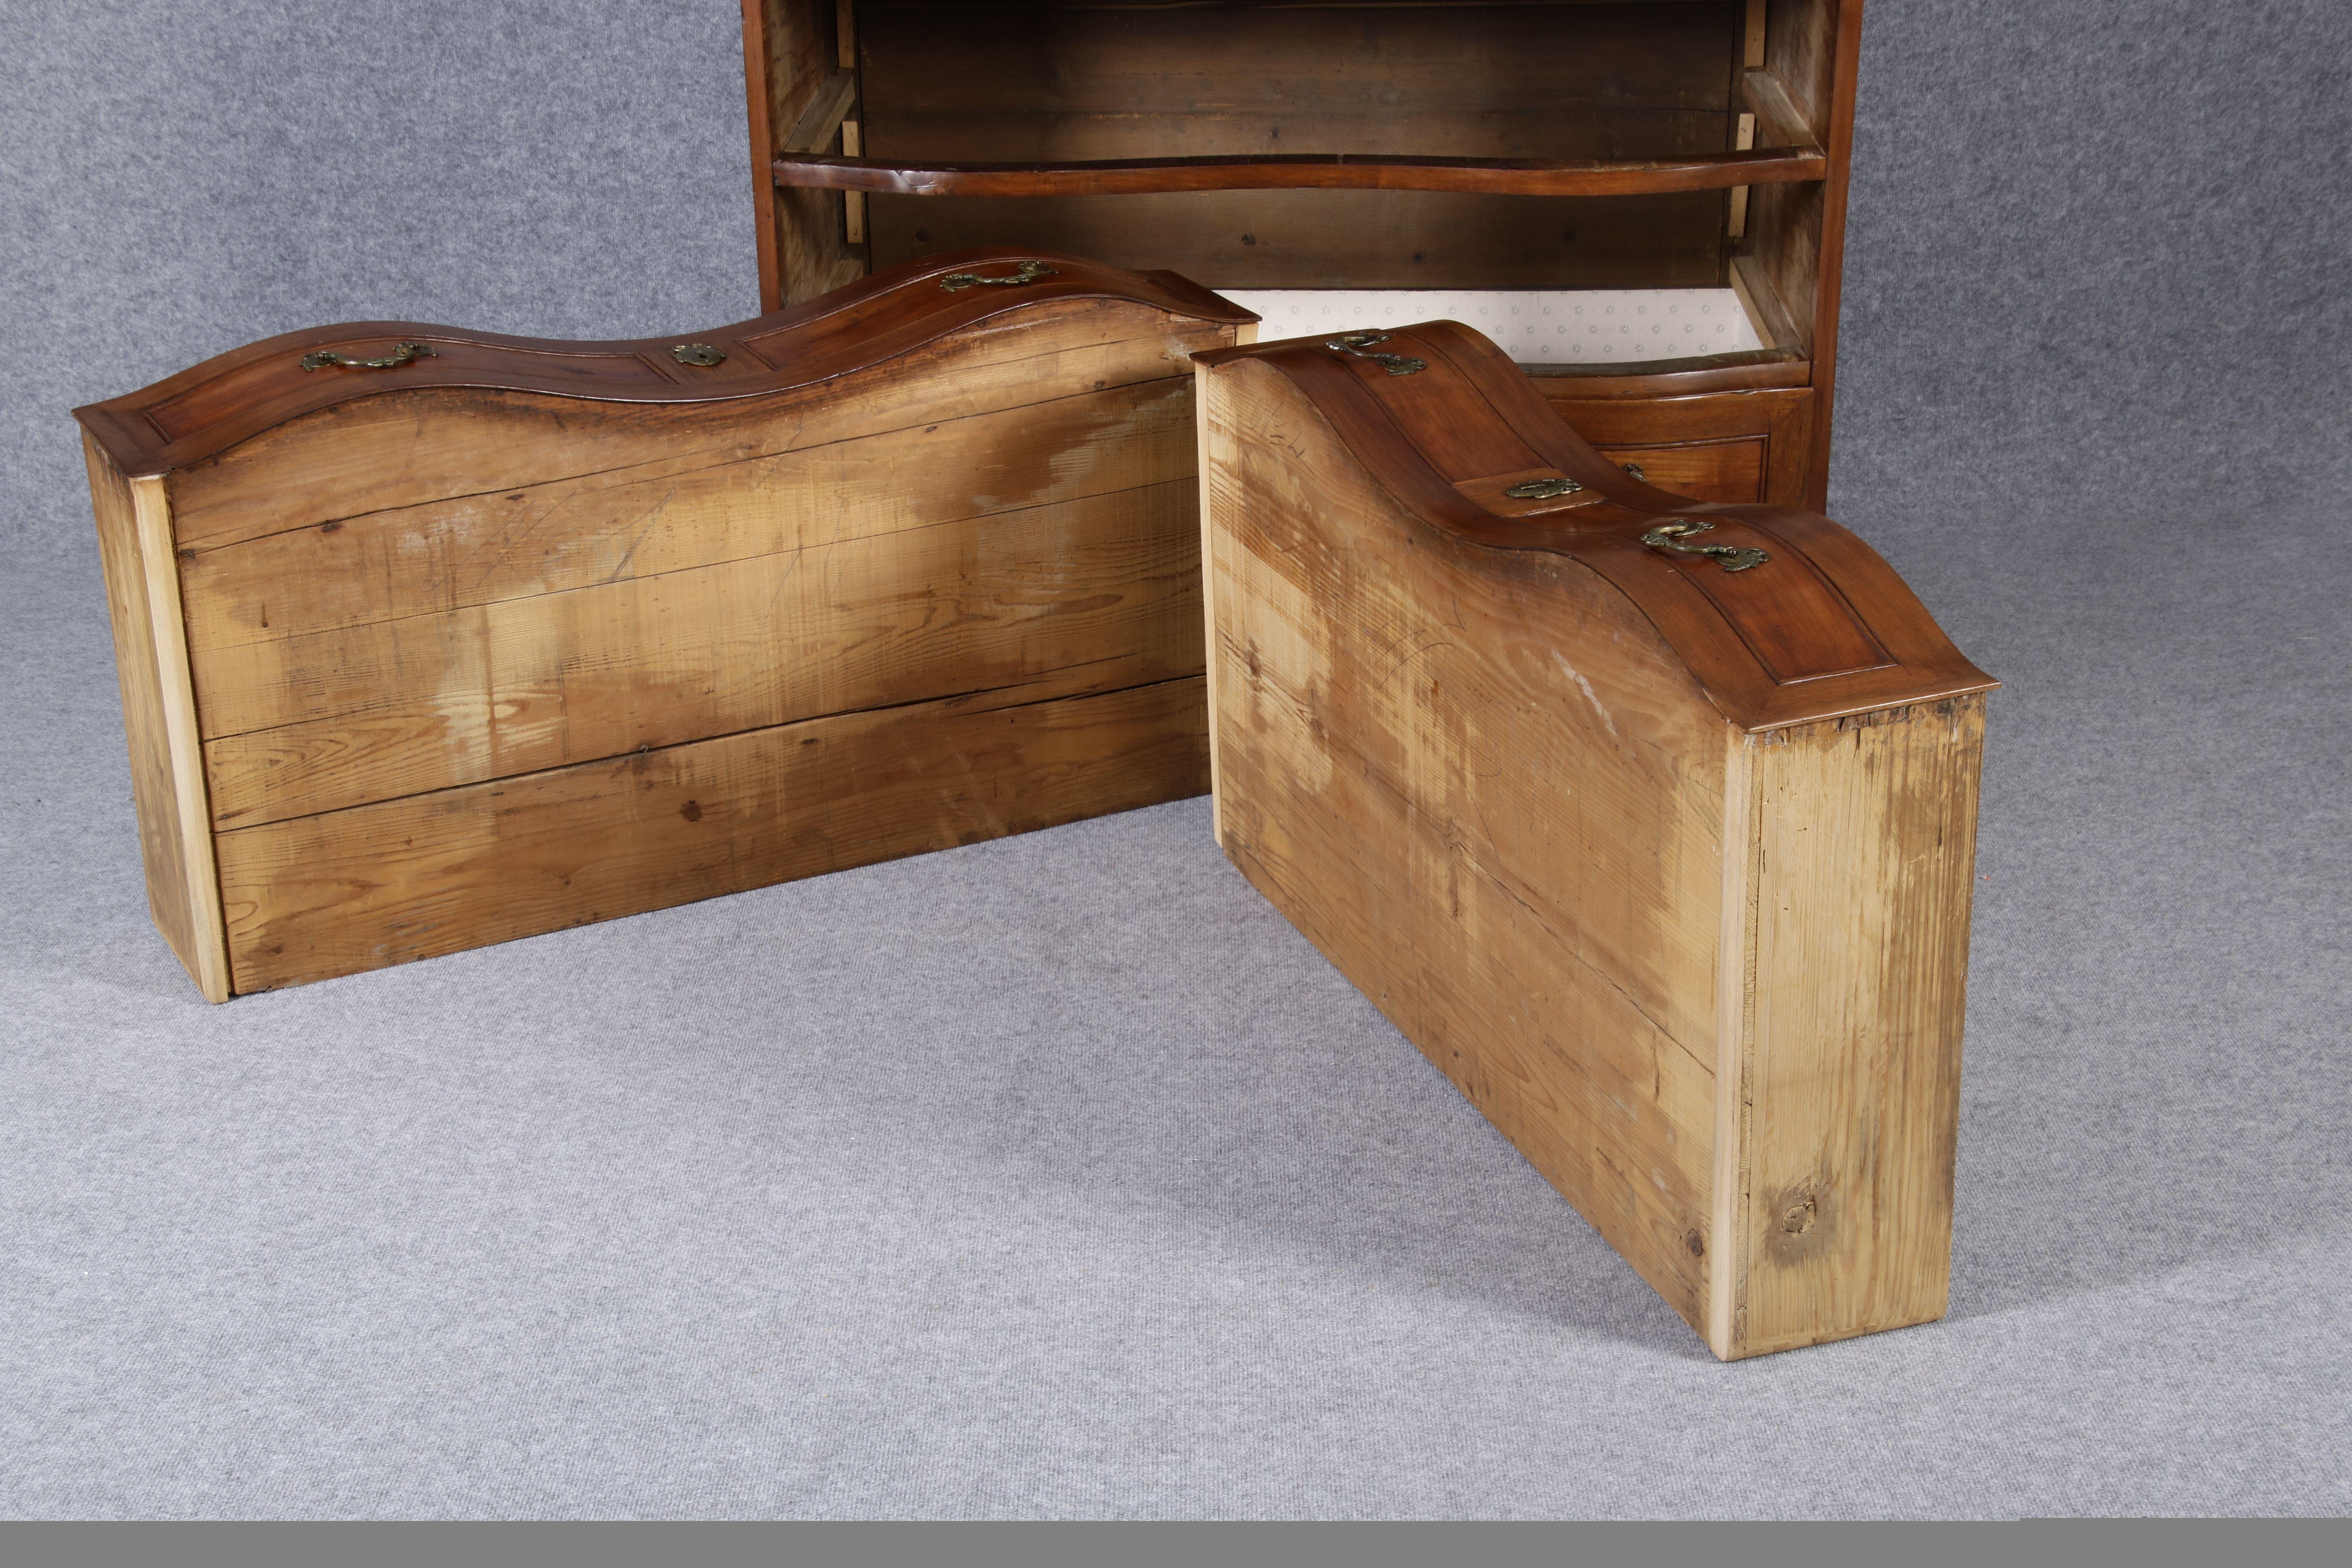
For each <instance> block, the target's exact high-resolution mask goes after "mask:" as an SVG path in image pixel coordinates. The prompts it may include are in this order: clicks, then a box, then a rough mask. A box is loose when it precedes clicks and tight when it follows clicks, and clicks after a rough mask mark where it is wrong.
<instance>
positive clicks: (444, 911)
mask: <svg viewBox="0 0 2352 1568" xmlns="http://www.w3.org/2000/svg"><path fill="white" fill-rule="evenodd" d="M1057 679H1058V680H1059V682H1060V685H1061V687H1062V688H1064V689H1066V688H1067V687H1069V686H1070V685H1072V684H1075V682H1074V681H1073V680H1072V679H1071V678H1070V677H1068V676H1066V675H1065V676H1063V677H1059V678H1057ZM1201 691H1202V688H1201V680H1200V678H1199V677H1198V676H1193V677H1190V678H1186V679H1178V680H1170V681H1162V682H1160V683H1159V684H1156V685H1148V686H1134V687H1129V688H1126V689H1119V690H1111V691H1105V692H1101V693H1098V694H1094V695H1078V696H1062V695H1056V685H1055V681H1040V682H1035V683H1032V684H1031V685H1029V686H1027V687H1024V688H1020V689H1013V690H1007V691H1000V692H991V693H980V694H974V695H972V696H967V697H960V698H952V699H948V700H941V701H937V702H928V703H918V704H914V705H910V706H908V707H904V708H892V709H885V710H879V711H874V712H863V713H849V714H840V715H835V716H833V717H828V718H824V719H815V720H810V721H805V722H803V723H798V724H789V725H783V726H780V727H777V728H774V729H768V730H758V731H751V732H750V733H747V734H740V735H729V736H722V737H716V738H713V739H709V740H704V741H699V742H694V743H692V744H690V745H686V746H678V747H673V748H669V749H667V750H661V751H655V752H642V753H633V754H631V755H628V756H625V757H619V758H614V759H610V760H607V761H602V762H596V763H583V764H582V765H580V766H578V767H573V768H566V769H560V770H557V771H555V772H552V773H534V774H530V775H527V776H524V777H521V778H516V779H504V780H499V781H497V782H494V783H488V784H475V785H471V786H468V787H467V788H464V789H458V790H448V791H444V792H441V793H439V794H436V795H420V796H415V797H412V798H409V799H406V800H398V801H391V802H386V803H384V804H383V805H370V806H361V807H357V808H355V809H353V810H351V811H343V812H333V813H330V814H328V815H326V816H309V817H301V818H298V819H296V820H294V821H291V822H281V823H272V824H269V825H268V826H258V827H247V828H240V829H237V830H236V831H234V832H229V833H224V834H222V835H221V836H220V853H221V877H222V889H223V898H224V900H225V902H226V909H227V911H228V929H229V941H230V944H231V949H232V952H233V953H234V955H235V956H234V962H235V965H236V988H237V990H238V991H239V992H250V991H262V990H268V989H271V988H273V987H276V986H281V985H291V984H299V983H301V982H304V981H309V980H317V979H323V978H326V977H328V976H331V975H337V974H351V973H360V972H362V971H365V970H371V969H381V968H383V967H385V966H387V965H390V964H394V963H409V962H411V961H413V960H415V959H420V958H428V957H431V956H434V955H435V954H438V953H446V952H458V951H460V950H462V949H466V948H472V947H480V946H483V945H486V944H488V943H490V942H507V941H511V940H512V939H514V938H516V937H522V936H530V935H534V934H536V933H539V932H541V931H556V930H561V929H562V928H564V927H567V926H573V925H583V924H586V923H588V922H590V921H602V920H611V919H614V917H616V916H620V915H627V914H635V913H638V912H641V911H643V910H653V909H662V908H666V907H668V906H670V905H673V904H680V903H686V902H688V901H690V900H696V899H707V898H712V897H716V896H718V895H719V894H723V893H732V892H741V891H744V890H747V889H752V888H759V887H765V886H768V885H770V884H772V883H775V882H781V881H786V880H790V879H794V878H799V877H813V876H818V875H821V874H823V873H824V872H828V871H838V870H844V869H847V868H851V867H855V866H866V865H871V864H873V863H874V862H876V861H879V860H888V859H894V858H898V857H901V856H906V855H916V854H920V853H922V852H924V851H926V850H930V849H944V848H950V847H953V846H955V845H958V844H968V843H971V842H974V841H976V840H979V839H982V838H992V837H999V836H1001V835H1003V834H1007V833H1023V832H1028V831H1030V830H1032V829H1034V828H1041V827H1050V826H1055V824H1057V823H1063V822H1068V821H1072V820H1074V819H1076V818H1078V817H1082V816H1093V815H1096V814H1097V813H1099V812H1104V811H1120V810H1127V809H1130V808H1132V807H1136V806H1141V805H1152V804H1155V803H1157V802H1160V801H1163V800H1170V799H1174V798H1177V797H1179V796H1181V795H1197V794H1199V793H1200V792H1201V791H1202V789H1203V788H1205V787H1206V785H1207V782H1208V781H1207V766H1206V757H1205V746H1204V742H1203V740H1202V728H1203V718H1202V696H1201Z"/></svg>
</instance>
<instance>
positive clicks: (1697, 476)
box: [1532, 366, 1814, 507]
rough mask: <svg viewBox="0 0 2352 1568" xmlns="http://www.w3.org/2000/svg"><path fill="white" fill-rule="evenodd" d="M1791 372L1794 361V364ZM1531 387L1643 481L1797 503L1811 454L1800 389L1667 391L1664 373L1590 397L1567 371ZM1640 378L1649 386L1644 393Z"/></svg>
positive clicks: (1708, 494)
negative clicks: (1647, 478) (1644, 478)
mask: <svg viewBox="0 0 2352 1568" xmlns="http://www.w3.org/2000/svg"><path fill="white" fill-rule="evenodd" d="M1794 368H1796V369H1798V370H1799V371H1801V370H1802V369H1803V368H1804V367H1802V366H1798V367H1794ZM1532 379H1533V382H1534V384H1535V388H1536V390H1537V391H1538V393H1540V394H1541V395H1543V397H1544V399H1545V401H1546V402H1548V403H1549V404H1550V405H1551V408H1552V411H1553V412H1554V413H1556V414H1558V415H1559V416H1560V417H1561V418H1562V419H1565V420H1566V421H1567V422H1568V425H1569V427H1570V429H1572V430H1574V431H1575V432H1576V433H1577V434H1578V435H1579V436H1581V437H1584V439H1586V440H1587V441H1590V442H1591V443H1592V444H1593V445H1594V446H1595V447H1599V448H1601V451H1603V452H1605V453H1607V454H1609V455H1610V456H1611V457H1612V458H1616V459H1617V460H1619V461H1620V462H1631V463H1638V464H1640V465H1641V467H1642V470H1643V472H1644V473H1646V474H1648V475H1649V476H1650V482H1651V483H1653V484H1655V485H1658V486H1660V487H1661V488H1663V489H1670V490H1675V491H1677V492H1679V493H1680V494H1683V495H1687V496H1690V497H1692V498H1694V499H1696V500H1722V501H1759V500H1760V501H1767V502H1769V503H1771V504H1773V505H1775V506H1800V507H1801V506H1803V505H1804V504H1805V492H1806V486H1807V484H1808V482H1809V480H1810V478H1811V468H1810V465H1811V460H1812V439H1813V426H1812V418H1813V408H1814V395H1813V392H1812V390H1811V388H1810V387H1804V386H1793V387H1759V388H1754V389H1748V390H1741V391H1733V392H1711V393H1704V394H1699V395H1677V394H1675V392H1674V391H1673V390H1672V389H1673V384H1674V382H1675V379H1677V378H1674V377H1664V376H1660V377H1643V376H1625V377H1622V378H1615V379H1616V380H1618V382H1619V386H1618V387H1617V389H1616V390H1615V391H1614V393H1613V394H1612V395H1606V396H1596V395H1593V394H1594V392H1595V390H1596V388H1595V386H1594V384H1593V383H1591V381H1588V380H1586V379H1585V378H1582V377H1577V376H1536V377H1534V378H1532ZM1645 384H1654V386H1655V388H1656V391H1655V392H1654V394H1653V395H1644V392H1643V388H1644V385H1645Z"/></svg>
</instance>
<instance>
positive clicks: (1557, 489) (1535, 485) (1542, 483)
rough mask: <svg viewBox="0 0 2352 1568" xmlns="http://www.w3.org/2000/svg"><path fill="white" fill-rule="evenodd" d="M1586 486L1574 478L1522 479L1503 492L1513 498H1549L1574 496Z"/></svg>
mask: <svg viewBox="0 0 2352 1568" xmlns="http://www.w3.org/2000/svg"><path fill="white" fill-rule="evenodd" d="M1583 488H1584V487H1583V486H1582V485H1580V484H1578V483H1577V482H1576V481H1575V480H1574V479H1522V480H1521V481H1520V482H1519V483H1517V484H1516V485H1513V486H1512V487H1511V488H1510V489H1507V490H1505V491H1504V492H1503V493H1504V494H1505V495H1507V496H1508V497H1510V498H1511V499H1512V500H1551V499H1552V497H1554V496H1572V495H1574V494H1575V493H1576V492H1577V491H1579V490H1580V489H1583Z"/></svg>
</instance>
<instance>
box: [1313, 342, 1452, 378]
mask: <svg viewBox="0 0 2352 1568" xmlns="http://www.w3.org/2000/svg"><path fill="white" fill-rule="evenodd" d="M1388 341H1389V335H1388V334H1387V333H1386V332H1349V333H1348V334H1347V335H1346V336H1345V337H1339V338H1333V339H1332V340H1331V341H1330V342H1328V343H1325V344H1324V345H1323V346H1324V347H1325V348H1327V349H1329V350H1330V351H1331V352H1332V353H1335V354H1353V355H1355V356H1356V357H1357V358H1358V359H1368V360H1370V361H1371V362H1372V363H1374V364H1376V365H1379V366H1380V367H1381V369H1382V370H1385V371H1387V372H1388V373H1389V374H1391V375H1411V374H1412V373H1413V372H1415V371H1417V370H1427V369H1428V368H1429V362H1428V361H1427V360H1425V359H1415V358H1413V357H1412V355H1411V354H1376V353H1366V352H1365V351H1366V350H1368V349H1370V347H1371V346H1372V345H1373V344H1374V343H1384V342H1388Z"/></svg>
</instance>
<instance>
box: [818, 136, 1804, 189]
mask: <svg viewBox="0 0 2352 1568" xmlns="http://www.w3.org/2000/svg"><path fill="white" fill-rule="evenodd" d="M773 168H774V171H775V177H776V184H779V185H787V186H800V185H813V186H819V187H822V188H824V189H826V190H836V191H870V192H874V193H877V194H879V195H902V196H955V195H965V196H1112V195H1150V194H1155V193H1161V192H1169V191H1464V192H1470V193H1473V194H1477V195H1507V196H1637V195H1663V194H1664V193H1666V192H1670V191H1713V190H1725V189H1728V188H1729V187H1731V186H1733V185H1760V184H1777V183H1780V182H1785V181H1794V180H1820V179H1823V178H1825V177H1826V176H1827V174H1828V164H1827V163H1825V162H1824V161H1823V160H1822V155H1821V154H1820V153H1815V152H1810V151H1805V150H1801V149H1780V148H1776V149H1772V150H1769V151H1765V152H1755V153H1700V154H1696V155H1693V156H1691V157H1685V158H1621V159H1613V160H1604V159H1579V160H1575V161H1572V162H1570V161H1560V160H1551V159H1540V158H1408V157H1396V156H1385V155H1371V154H1363V153H1285V154H1282V155H1280V156H1271V157H1253V156H1242V157H1229V158H1130V159H1106V160H1100V161H1094V162H1079V163H929V164H924V165H921V166H915V165H909V164H905V163H883V162H880V161H878V160H876V159H872V158H834V157H824V156H820V155H816V154H804V155H793V156H787V157H780V158H778V159H777V160H776V161H775V163H774V164H773Z"/></svg>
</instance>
